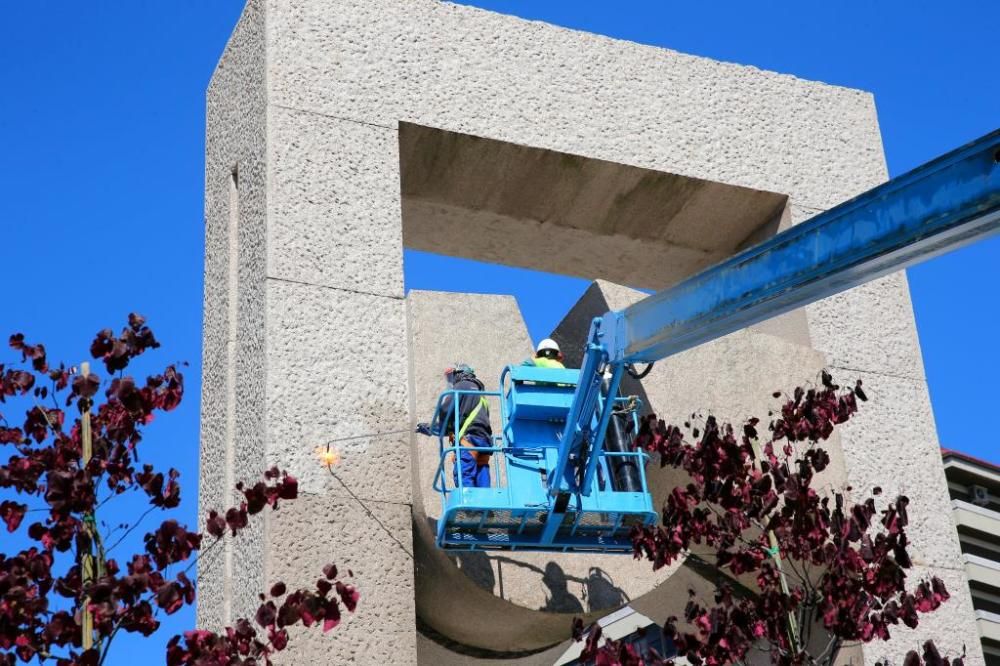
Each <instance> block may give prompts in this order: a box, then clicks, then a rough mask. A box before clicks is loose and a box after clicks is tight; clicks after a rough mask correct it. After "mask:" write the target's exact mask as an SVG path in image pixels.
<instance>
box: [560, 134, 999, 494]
mask: <svg viewBox="0 0 1000 666" xmlns="http://www.w3.org/2000/svg"><path fill="white" fill-rule="evenodd" d="M998 228H1000V130H998V131H996V132H993V133H991V134H988V135H986V136H984V137H982V138H980V139H978V140H977V141H974V142H972V143H970V144H968V145H967V146H964V147H962V148H959V149H958V150H955V151H953V152H951V153H948V154H947V155H944V156H942V157H939V158H938V159H936V160H933V161H932V162H928V163H927V164H925V165H923V166H920V167H918V168H916V169H914V170H913V171H910V172H909V173H906V174H904V175H902V176H899V177H897V178H894V179H893V180H890V181H889V182H887V183H885V184H883V185H880V186H879V187H876V188H875V189H873V190H870V191H868V192H866V193H864V194H862V195H860V196H858V197H856V198H854V199H852V200H850V201H847V202H845V203H843V204H841V205H839V206H837V207H836V208H832V209H830V210H828V211H826V212H824V213H820V214H819V215H816V216H815V217H813V218H812V219H810V220H808V221H806V222H803V223H802V224H799V225H796V226H794V227H792V228H791V229H788V230H786V231H784V232H782V233H780V234H777V235H775V236H774V237H772V238H771V239H770V240H767V241H765V242H763V243H761V244H759V245H757V246H755V247H752V248H750V249H748V250H745V251H744V252H741V253H740V254H737V255H735V256H733V257H732V258H730V259H728V260H727V261H724V262H722V263H720V264H717V265H715V266H713V267H711V268H709V269H707V270H705V271H703V272H701V273H698V274H696V275H694V276H693V277H691V278H688V279H687V280H685V281H683V282H681V283H679V284H677V285H675V286H673V287H670V288H667V289H664V290H663V291H661V292H659V293H657V294H654V295H652V296H649V297H648V298H645V299H643V300H641V301H639V302H638V303H635V304H634V305H632V306H630V307H628V308H626V309H624V310H621V311H615V312H608V313H607V314H605V315H604V316H602V317H598V318H596V319H594V321H593V323H592V324H591V329H590V333H589V336H588V340H587V346H586V349H585V354H584V361H583V367H582V369H581V375H580V382H579V384H578V385H577V389H576V393H575V395H574V398H573V407H572V408H571V410H570V415H569V418H567V421H566V428H565V430H564V431H563V435H562V438H561V440H560V445H559V456H558V462H557V465H556V468H555V469H554V470H553V472H552V473H551V476H550V478H549V493H550V495H552V496H553V497H556V496H559V495H566V494H569V493H580V494H583V495H589V494H590V490H591V488H592V482H593V477H594V471H595V469H596V466H597V459H598V457H599V456H598V454H599V453H600V451H601V449H602V447H603V444H604V436H605V433H606V430H607V426H608V419H609V417H610V411H611V408H612V404H613V401H612V400H606V401H604V407H603V409H602V413H601V414H600V417H599V418H598V419H597V426H596V428H594V427H592V423H593V418H594V413H595V412H594V410H595V409H596V406H597V405H598V404H599V403H598V397H599V396H600V394H601V390H602V379H603V377H604V375H605V373H609V374H610V376H611V381H610V389H609V395H616V393H617V388H618V383H619V382H620V380H621V376H622V373H623V371H624V368H625V366H626V365H627V364H630V363H651V362H653V361H657V360H660V359H663V358H666V357H668V356H671V355H673V354H677V353H679V352H682V351H685V350H687V349H691V348H692V347H695V346H697V345H700V344H702V343H704V342H708V341H710V340H714V339H716V338H719V337H721V336H723V335H726V334H727V333H731V332H733V331H736V330H739V329H741V328H744V327H746V326H749V325H751V324H755V323H757V322H760V321H763V320H765V319H770V318H771V317H774V316H777V315H779V314H782V313H784V312H788V311H790V310H794V309H795V308H799V307H802V306H804V305H808V304H809V303H812V302H814V301H817V300H820V299H822V298H825V297H827V296H830V295H833V294H836V293H838V292H840V291H844V290H846V289H850V288H851V287H855V286H857V285H860V284H863V283H865V282H868V281H870V280H874V279H876V278H878V277H881V276H883V275H886V274H888V273H892V272H894V271H898V270H901V269H903V268H906V267H907V266H910V265H912V264H915V263H917V262H919V261H923V260H925V259H929V258H931V257H934V256H937V255H939V254H942V253H944V252H947V251H949V250H953V249H955V248H958V247H961V246H962V245H965V244H968V243H971V242H972V241H974V240H978V239H980V238H983V237H985V236H987V235H989V234H992V233H995V232H996V231H997V230H998ZM571 464H574V465H575V466H576V467H577V470H579V468H580V467H581V466H582V468H583V470H585V471H584V472H583V476H582V479H581V478H580V474H579V472H578V473H570V472H571V470H570V465H571ZM563 503H565V501H564V502H563ZM557 504H558V502H557Z"/></svg>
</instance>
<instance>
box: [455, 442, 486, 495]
mask: <svg viewBox="0 0 1000 666" xmlns="http://www.w3.org/2000/svg"><path fill="white" fill-rule="evenodd" d="M466 439H467V440H469V441H471V442H472V443H473V444H475V445H476V446H483V447H487V448H488V447H489V446H490V443H489V442H488V441H486V440H485V438H482V437H477V436H475V435H471V436H468V437H466ZM461 460H462V463H461V468H462V487H463V488H489V487H490V466H489V464H486V465H477V464H476V459H475V457H474V456H473V455H472V453H471V452H469V451H462V456H461ZM453 474H454V478H455V487H458V466H456V468H455V470H454V472H453Z"/></svg>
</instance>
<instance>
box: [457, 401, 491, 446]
mask: <svg viewBox="0 0 1000 666" xmlns="http://www.w3.org/2000/svg"><path fill="white" fill-rule="evenodd" d="M485 405H486V398H482V397H481V398H479V402H478V403H477V404H476V408H475V409H473V410H472V411H471V412H469V415H468V416H466V417H465V421H463V422H462V429H461V430H459V431H458V435H457V436H456V438H455V439H457V440H458V441H462V438H463V437H465V431H466V430H468V429H469V426H470V425H472V422H473V421H474V420H475V418H476V415H477V414H479V410H480V409H482V408H483V407H484V406H485Z"/></svg>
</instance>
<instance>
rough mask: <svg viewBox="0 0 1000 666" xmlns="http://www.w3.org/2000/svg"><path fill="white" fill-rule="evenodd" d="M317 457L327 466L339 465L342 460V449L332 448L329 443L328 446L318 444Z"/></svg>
mask: <svg viewBox="0 0 1000 666" xmlns="http://www.w3.org/2000/svg"><path fill="white" fill-rule="evenodd" d="M316 457H317V458H319V461H320V462H321V463H323V465H324V466H326V467H333V466H334V465H339V464H340V460H341V456H340V451H338V450H337V449H335V448H331V447H330V445H329V444H327V445H326V446H317V447H316Z"/></svg>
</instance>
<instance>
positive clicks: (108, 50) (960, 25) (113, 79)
mask: <svg viewBox="0 0 1000 666" xmlns="http://www.w3.org/2000/svg"><path fill="white" fill-rule="evenodd" d="M400 1H403V0H400ZM470 4H476V5H478V6H482V7H486V8H490V9H495V10H497V11H501V12H505V13H512V14H518V15H521V16H525V17H528V18H536V19H541V20H546V21H549V22H552V23H557V24H560V25H564V26H567V27H571V28H577V29H582V30H587V31H591V32H597V33H603V34H607V35H611V36H613V37H618V38H622V39H629V40H633V41H638V42H643V43H647V44H654V45H660V46H665V47H668V48H671V49H675V50H679V51H684V52H688V53H694V54H699V55H705V56H709V57H712V58H716V59H721V60H728V61H734V62H739V63H744V64H750V65H755V66H758V67H761V68H764V69H772V70H776V71H780V72H786V73H791V74H795V75H797V76H800V77H803V78H807V79H815V80H820V81H826V82H828V83H833V84H837V85H843V86H850V87H857V88H863V89H866V90H870V91H872V92H874V94H875V98H876V103H877V105H878V110H879V120H880V123H881V128H882V134H883V138H884V141H885V149H886V153H887V156H888V161H889V168H890V171H891V173H892V175H898V174H900V173H902V172H903V171H905V170H907V169H909V168H911V167H914V166H916V165H918V164H920V163H922V162H924V161H926V160H928V159H930V158H932V157H934V156H936V155H938V154H940V153H942V152H944V151H946V150H948V149H950V148H953V147H955V146H958V145H959V144H961V143H964V142H966V141H968V140H971V139H973V138H976V137H977V136H980V135H982V134H985V133H986V132H988V131H990V130H992V129H995V128H996V127H997V126H998V125H1000V88H998V86H997V85H996V71H997V69H998V65H1000V56H998V55H997V41H996V27H995V26H996V25H998V24H1000V4H998V3H994V2H987V1H985V0H984V1H982V2H954V3H939V2H920V1H912V0H911V1H906V2H904V1H903V0H882V1H881V2H878V3H872V2H867V1H861V0H856V1H850V2H838V3H833V2H827V3H819V2H810V3H803V2H791V1H790V0H789V1H787V2H780V3H779V2H769V1H766V0H761V1H759V2H754V3H742V2H740V3H738V2H722V1H717V2H703V3H693V2H686V3H680V2H654V1H653V0H647V1H645V2H636V1H627V0H619V1H618V2H614V3H608V2H600V1H597V0H574V1H572V2H571V1H568V0H548V1H547V2H537V1H528V0H520V1H513V0H479V1H478V2H473V3H470ZM241 6H242V2H241V1H240V0H212V1H211V2H202V1H197V0H181V1H178V2H172V3H152V2H119V3H116V4H115V5H112V4H111V3H72V2H69V1H68V0H67V1H65V2H38V3H8V4H7V5H5V7H4V9H3V16H2V18H0V81H2V82H3V93H2V96H0V250H2V253H3V257H4V259H5V262H4V263H5V268H6V270H5V271H4V273H5V276H4V277H5V279H4V280H3V281H2V282H0V303H3V306H2V308H0V334H2V335H0V337H4V338H5V336H6V335H7V332H9V331H14V330H21V331H24V332H25V333H26V334H27V335H28V337H29V339H31V340H42V341H44V342H45V343H46V344H47V345H48V347H49V350H50V356H52V357H53V358H56V359H65V360H66V361H67V362H70V363H74V362H78V361H79V360H82V359H83V358H84V356H85V353H86V349H87V347H88V345H89V342H90V339H91V336H92V334H93V333H94V332H95V331H97V330H98V329H100V328H103V327H105V326H113V327H114V328H116V329H117V328H119V327H120V326H121V325H122V324H123V323H124V319H125V316H126V314H127V313H128V312H130V311H132V310H136V311H139V312H142V313H143V314H145V315H146V316H147V317H148V318H149V320H150V323H151V325H152V326H153V328H154V330H155V331H156V333H157V334H158V336H159V337H160V338H161V340H162V341H163V342H164V346H163V348H162V349H161V350H160V351H159V352H158V353H157V354H156V355H155V356H154V357H153V358H151V359H150V360H149V362H148V363H149V365H148V366H147V367H148V368H149V369H152V368H153V367H154V366H155V365H157V364H159V365H161V366H162V365H165V364H166V363H168V362H171V361H174V360H188V361H191V363H192V366H191V367H190V368H189V369H188V373H187V379H188V383H187V387H188V391H189V393H188V399H187V402H186V403H185V404H184V405H183V406H182V407H181V408H180V409H179V410H177V412H175V413H173V414H171V415H169V416H167V417H164V418H162V419H160V420H159V421H158V422H157V423H156V427H155V428H153V429H151V430H150V431H149V436H148V438H147V441H146V446H145V451H146V456H147V459H148V460H150V461H152V462H154V463H158V464H161V465H164V466H169V465H173V466H176V467H177V468H178V469H180V471H181V472H182V475H183V476H182V481H186V482H187V486H186V489H187V490H186V494H187V500H188V501H187V504H186V507H185V508H183V509H182V510H181V511H180V514H179V517H180V518H181V519H183V520H188V521H191V522H193V521H194V513H195V508H196V503H195V501H194V492H195V487H196V479H197V437H198V394H199V390H200V389H199V383H198V379H199V377H198V374H199V373H198V362H199V360H200V326H201V297H202V283H201V280H202V260H203V257H202V251H203V244H202V233H203V208H202V185H203V171H202V170H203V148H204V138H203V137H204V90H205V87H206V85H207V83H208V79H209V77H210V76H211V73H212V69H213V67H214V65H215V62H216V60H217V58H218V56H219V54H220V52H221V50H222V48H223V46H224V44H225V41H226V39H227V37H228V35H229V33H230V31H231V29H232V26H233V25H234V24H235V22H236V19H237V17H238V15H239V11H240V8H241ZM167 7H169V9H165V8H167ZM452 261H455V260H448V261H447V262H446V263H444V265H445V266H452V265H456V264H453V263H451V262H452ZM442 265H443V264H442V260H439V259H436V258H434V257H431V256H428V255H421V254H418V253H407V265H406V270H407V276H406V277H407V284H408V286H412V287H419V288H439V289H447V288H456V286H457V285H451V284H448V283H446V282H442V281H441V278H440V277H435V274H440V273H441V271H439V270H432V269H440V268H441V267H442ZM460 265H461V267H462V269H463V270H462V274H463V286H464V288H465V289H467V290H470V291H482V292H491V291H493V292H495V291H500V292H506V293H513V294H515V295H516V296H517V297H518V300H519V302H520V304H521V307H522V309H523V310H524V312H525V317H526V319H527V321H528V323H529V327H530V329H531V332H532V335H533V336H534V337H535V338H536V339H537V338H539V337H542V336H543V335H544V334H545V333H547V332H548V330H549V329H551V327H552V325H554V324H555V323H556V322H557V321H558V320H559V318H560V317H561V315H562V313H563V312H564V311H565V309H566V308H567V307H569V306H570V305H571V304H572V303H573V302H574V301H575V299H576V297H577V296H578V295H579V294H580V293H581V292H582V290H583V289H584V288H585V286H586V284H585V283H584V282H582V281H580V280H573V279H569V278H551V279H547V281H546V282H545V285H546V289H545V290H544V291H543V290H539V289H538V288H537V286H538V278H537V276H535V275H532V274H531V273H529V272H526V271H514V270H506V269H499V268H497V267H493V266H482V265H472V264H471V263H470V262H461V263H460ZM909 276H910V285H911V290H912V294H913V301H914V309H915V311H916V316H917V323H918V328H919V333H920V339H921V344H922V346H923V353H924V362H925V366H926V370H927V375H928V379H929V383H930V389H931V397H932V401H933V404H934V410H935V416H936V418H937V425H938V431H939V434H940V438H941V441H942V442H943V443H944V444H945V445H946V446H949V447H953V448H958V449H961V450H964V451H967V452H969V453H971V454H974V455H978V456H981V457H984V458H988V459H991V460H993V461H995V462H998V463H1000V445H998V441H1000V437H998V435H997V434H996V433H995V432H994V431H993V430H992V429H991V428H990V427H989V423H990V422H989V420H988V419H989V418H990V417H992V416H993V415H994V414H995V413H996V411H997V407H998V405H997V398H996V390H995V388H994V385H995V382H994V378H995V377H996V376H998V374H1000V352H998V351H997V350H996V346H995V340H996V339H997V335H996V330H997V328H998V325H1000V307H998V306H1000V297H998V295H997V289H998V285H1000V239H993V240H990V241H985V242H982V243H980V244H978V245H975V246H972V247H970V248H967V249H964V250H961V251H959V252H956V253H954V254H951V255H948V256H945V257H942V258H939V259H936V260H934V261H932V262H929V263H927V264H925V265H922V266H919V267H917V268H915V269H912V270H910V271H909ZM553 297H554V299H555V301H554V302H553ZM0 357H6V354H0ZM890 399H891V397H890ZM112 505H113V504H111V505H109V506H112ZM131 513H132V512H123V513H121V514H120V515H118V514H112V516H111V517H112V518H114V519H119V518H120V519H125V518H126V517H127V515H129V514H131ZM125 545H126V546H131V550H132V551H134V550H138V549H140V548H141V545H140V544H139V543H138V542H137V541H136V542H131V543H127V544H125ZM191 624H193V615H192V614H191V613H189V612H184V613H179V614H178V615H177V616H174V617H172V618H169V621H168V623H167V627H166V628H165V631H166V632H167V633H164V634H163V635H161V639H162V640H163V641H165V640H166V637H167V636H168V635H169V632H173V631H177V630H179V629H182V628H184V627H186V626H190V625H191ZM119 648H126V650H125V652H119V653H118V654H119V657H118V658H117V659H114V660H112V663H128V662H135V660H136V655H137V654H143V655H147V654H148V655H149V660H150V661H151V662H152V663H156V662H158V661H159V659H160V657H159V654H162V652H161V649H162V643H149V644H140V643H136V642H134V641H132V642H131V643H130V644H128V645H120V646H119ZM137 651H141V653H140V652H137ZM126 652H129V653H130V654H128V655H127V656H124V655H125V653H126ZM143 661H145V660H143Z"/></svg>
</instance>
